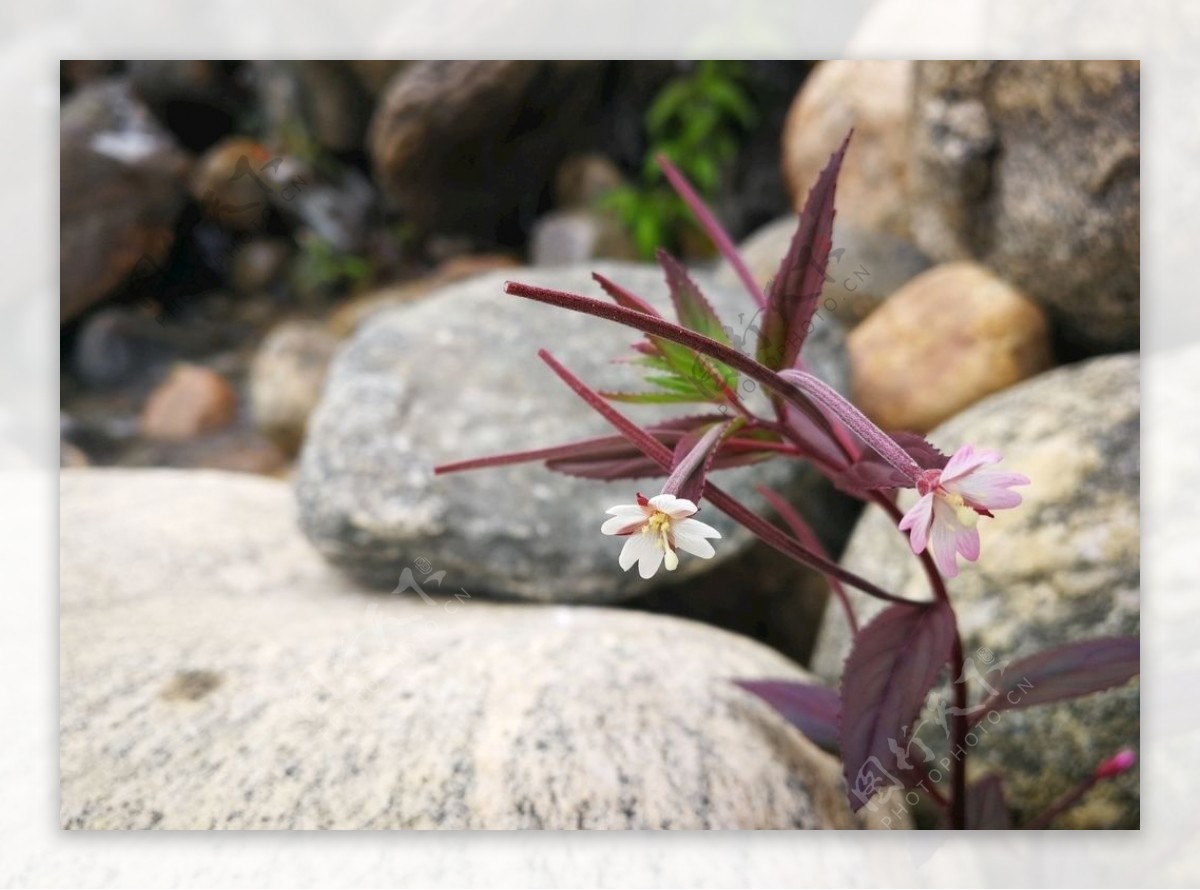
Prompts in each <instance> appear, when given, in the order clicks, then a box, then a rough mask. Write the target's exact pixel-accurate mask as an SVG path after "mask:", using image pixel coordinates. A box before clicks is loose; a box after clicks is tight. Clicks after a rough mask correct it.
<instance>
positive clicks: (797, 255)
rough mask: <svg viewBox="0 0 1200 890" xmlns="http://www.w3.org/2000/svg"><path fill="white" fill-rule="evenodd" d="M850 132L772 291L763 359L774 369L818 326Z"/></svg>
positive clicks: (790, 361)
mask: <svg viewBox="0 0 1200 890" xmlns="http://www.w3.org/2000/svg"><path fill="white" fill-rule="evenodd" d="M849 144H850V135H849V134H847V136H846V139H845V141H844V142H842V147H841V148H839V149H838V150H837V151H835V152H834V153H833V155H831V156H830V158H829V163H828V164H827V165H826V166H825V169H824V170H822V171H821V175H820V176H818V177H817V182H816V184H815V185H814V186H813V187H812V191H810V192H809V193H808V199H807V200H806V201H805V202H804V209H803V210H802V211H801V212H800V224H799V226H798V227H797V228H796V234H795V236H794V237H793V238H792V243H791V247H790V248H789V249H788V252H787V255H786V256H784V258H783V261H782V262H781V263H780V264H779V272H778V274H776V276H775V280H774V281H772V282H771V288H770V290H769V291H768V292H767V309H766V317H765V319H764V323H763V327H762V333H761V334H760V336H759V341H758V360H759V361H760V362H762V363H763V364H764V365H766V366H767V367H768V368H771V369H772V370H776V371H778V370H780V369H783V368H792V367H795V366H796V357H797V356H798V355H799V354H800V348H801V347H802V346H803V345H804V340H805V338H806V337H807V336H808V331H809V330H810V329H811V327H812V317H813V313H814V312H816V309H817V301H818V299H819V298H820V296H821V289H822V288H823V287H824V286H825V267H826V264H827V263H828V262H829V251H830V248H832V247H833V215H834V208H833V203H834V194H835V192H836V190H837V176H838V171H839V170H841V167H842V159H843V158H844V157H845V156H846V148H847V146H849Z"/></svg>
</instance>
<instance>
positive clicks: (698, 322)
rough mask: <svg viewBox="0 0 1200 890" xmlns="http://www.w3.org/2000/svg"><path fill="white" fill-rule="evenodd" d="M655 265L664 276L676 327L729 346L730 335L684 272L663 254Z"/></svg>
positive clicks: (662, 251)
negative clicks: (661, 270) (677, 322)
mask: <svg viewBox="0 0 1200 890" xmlns="http://www.w3.org/2000/svg"><path fill="white" fill-rule="evenodd" d="M657 256H658V264H659V265H660V266H662V269H663V272H664V273H666V276H667V288H668V289H669V290H670V292H671V302H672V303H674V304H675V315H676V317H677V318H678V319H679V323H680V324H681V325H683V326H684V327H685V328H688V329H689V330H693V331H695V332H696V333H697V334H703V335H704V336H706V337H711V338H712V339H713V340H716V341H717V342H718V343H724V344H725V345H726V346H728V345H729V334H727V333H726V332H725V327H724V325H722V324H721V318H720V316H718V315H717V311H716V310H715V309H713V307H712V304H711V303H709V302H708V300H707V299H706V298H705V296H704V294H703V293H701V292H700V288H699V286H698V285H697V284H696V282H694V281H692V279H691V277H690V276H689V275H688V273H687V270H686V269H684V268H683V266H681V265H680V264H679V261H678V260H676V259H675V258H674V257H673V256H671V255H670V254H669V253H667V252H666V251H665V250H659V251H658V254H657Z"/></svg>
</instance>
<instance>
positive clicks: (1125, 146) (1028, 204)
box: [909, 61, 1141, 352]
mask: <svg viewBox="0 0 1200 890" xmlns="http://www.w3.org/2000/svg"><path fill="white" fill-rule="evenodd" d="M1140 96H1141V79H1140V65H1139V63H1138V62H1137V61H1124V62H1121V61H1112V62H1110V61H1066V62H1039V61H1032V62H1031V61H1007V62H990V61H988V62H921V63H918V64H917V67H916V84H915V96H914V102H915V106H914V107H915V109H916V113H915V116H914V119H913V122H912V136H911V139H912V149H911V150H912V157H911V169H910V171H909V172H910V176H909V180H910V188H911V189H912V227H913V234H914V237H915V239H916V242H917V244H918V245H919V246H920V247H921V248H922V249H923V250H924V251H925V252H926V253H928V254H929V255H930V256H931V257H933V258H934V259H936V260H940V261H945V260H953V259H972V258H973V259H978V260H980V261H982V262H984V263H986V264H987V265H989V266H991V267H992V268H994V269H996V270H997V271H998V272H999V273H1000V274H1001V275H1002V276H1003V277H1004V278H1006V279H1008V280H1009V281H1012V282H1013V283H1014V284H1016V285H1017V286H1018V287H1020V288H1021V289H1022V290H1024V291H1025V292H1026V293H1028V294H1030V295H1031V296H1032V297H1034V298H1035V299H1037V300H1038V301H1039V302H1041V303H1042V304H1043V305H1044V306H1046V308H1047V309H1048V310H1049V311H1050V313H1051V316H1052V317H1053V319H1054V321H1055V322H1056V323H1057V324H1058V326H1059V329H1060V331H1061V333H1062V335H1063V337H1064V338H1065V339H1066V340H1067V341H1069V342H1070V343H1071V344H1072V345H1073V346H1074V347H1075V348H1077V349H1083V350H1088V351H1092V352H1096V351H1107V352H1112V351H1119V350H1123V349H1130V348H1132V347H1135V346H1137V344H1138V339H1139V336H1138V335H1139V326H1138V317H1139V305H1140V297H1139V295H1140V287H1139V280H1140V273H1141V263H1140V260H1139V257H1140V249H1141V237H1140V219H1141V217H1140V212H1139V207H1140V202H1141V178H1140V162H1141V143H1140V132H1141V129H1140V122H1141V115H1140V107H1141V106H1140Z"/></svg>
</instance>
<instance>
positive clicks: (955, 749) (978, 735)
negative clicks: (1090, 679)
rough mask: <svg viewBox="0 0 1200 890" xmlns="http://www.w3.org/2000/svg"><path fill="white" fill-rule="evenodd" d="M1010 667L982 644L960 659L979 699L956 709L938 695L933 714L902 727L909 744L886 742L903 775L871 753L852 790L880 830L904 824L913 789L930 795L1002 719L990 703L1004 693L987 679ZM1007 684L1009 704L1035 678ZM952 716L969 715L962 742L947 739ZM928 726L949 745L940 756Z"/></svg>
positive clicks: (916, 799)
mask: <svg viewBox="0 0 1200 890" xmlns="http://www.w3.org/2000/svg"><path fill="white" fill-rule="evenodd" d="M981 665H982V668H981ZM1008 665H1009V662H1008V661H1005V662H1001V663H1000V664H997V663H996V655H995V653H994V652H992V650H991V649H988V648H987V647H986V646H985V647H981V648H980V649H978V650H977V651H976V652H975V655H974V656H973V657H971V658H968V659H967V660H966V662H965V663H964V665H963V670H962V674H961V676H960V677H959V678H958V682H964V681H969V682H971V683H973V684H975V683H977V684H979V686H980V687H982V689H983V690H984V693H985V694H984V696H983V698H982V699H981V700H980V701H979V702H978V703H977V704H974V705H970V706H968V707H965V708H957V707H955V706H954V705H952V704H950V703H949V701H948V700H947V699H946V698H945V697H942V696H938V697H937V698H935V700H934V704H933V714H932V715H930V716H928V717H926V718H924V719H922V720H921V722H920V723H918V724H917V725H916V726H914V727H913V729H912V731H911V732H909V731H908V728H907V727H905V728H904V729H903V730H902V732H901V735H902V736H903V737H905V738H907V739H908V743H907V744H903V745H902V744H901V743H900V742H899V741H898V740H897V739H889V740H888V748H889V749H890V750H891V752H892V754H894V755H895V757H896V766H897V767H898V769H899V771H900V772H901V773H903V774H904V778H901V777H900V776H898V775H896V774H895V773H893V772H891V771H890V770H889V769H887V768H886V767H885V766H884V765H883V764H882V763H881V762H880V760H879V758H878V757H871V758H869V759H868V760H867V762H866V763H864V764H863V766H862V768H861V769H860V770H859V772H858V775H857V776H856V777H855V780H854V787H853V788H851V789H850V793H851V794H853V795H854V796H855V797H856V798H858V800H859V801H860V802H861V803H862V804H863V805H864V807H865V808H866V809H867V810H869V811H871V812H872V813H876V814H878V815H879V822H880V824H881V825H882V826H883V827H884V828H891V827H893V825H896V826H902V825H903V823H902V822H901V821H900V820H902V819H903V818H904V816H905V815H906V814H908V813H909V812H910V811H911V810H912V809H913V807H915V806H916V805H917V804H918V803H920V801H921V795H919V794H918V793H917V789H920V790H922V791H925V792H926V793H930V788H931V786H937V785H938V784H940V783H941V782H942V781H943V780H945V779H948V778H949V777H950V776H951V775H952V773H953V769H954V765H955V764H956V763H957V762H958V761H960V760H962V758H963V757H964V756H965V755H966V753H967V752H968V751H969V750H970V749H972V748H974V747H975V746H976V745H978V744H979V743H980V742H982V741H983V740H984V739H985V738H986V737H987V735H988V733H989V732H990V731H991V730H992V729H993V728H995V727H996V726H998V725H999V724H1000V723H1001V722H1003V719H1004V717H1003V715H1002V713H1001V712H1000V710H997V709H995V708H994V707H992V703H993V702H994V701H995V700H996V697H997V696H999V695H1001V694H1002V693H1001V690H999V689H997V688H996V687H995V686H993V685H992V684H991V683H989V682H988V677H989V676H994V675H997V674H998V675H999V676H1003V675H1004V671H1005V669H1006V668H1007V667H1008ZM1006 686H1009V687H1010V688H1008V690H1007V691H1006V692H1003V695H1004V697H1005V698H1006V699H1007V702H1008V705H1010V706H1012V705H1017V704H1019V703H1020V702H1021V700H1022V699H1024V698H1025V696H1027V695H1028V694H1029V693H1030V692H1031V691H1032V690H1033V688H1034V684H1033V682H1032V681H1030V680H1028V679H1024V678H1022V679H1020V680H1018V681H1016V682H1015V683H1009V684H1006ZM954 717H968V718H973V719H972V723H971V726H970V728H969V729H968V731H967V734H966V736H965V738H964V739H963V742H964V743H965V744H964V745H962V746H959V745H956V744H954V743H953V742H951V741H950V738H951V718H954ZM931 724H932V726H933V727H936V728H937V729H940V730H941V732H942V738H943V739H944V740H945V741H946V743H947V745H946V750H945V752H944V753H942V754H940V755H939V754H938V753H936V752H935V751H934V750H933V748H931V747H930V746H929V744H928V743H927V742H926V740H925V737H923V735H922V733H923V732H924V731H925V730H926V727H927V726H930V725H931Z"/></svg>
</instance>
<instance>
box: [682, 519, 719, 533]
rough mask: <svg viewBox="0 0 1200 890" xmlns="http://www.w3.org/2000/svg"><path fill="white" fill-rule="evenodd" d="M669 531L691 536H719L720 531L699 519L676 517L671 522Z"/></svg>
mask: <svg viewBox="0 0 1200 890" xmlns="http://www.w3.org/2000/svg"><path fill="white" fill-rule="evenodd" d="M671 531H672V532H674V533H675V534H676V535H688V536H689V537H693V538H719V537H721V533H720V532H719V531H717V530H716V529H715V528H713V527H712V526H711V525H708V524H707V523H704V522H701V521H700V520H699V519H677V520H675V521H674V522H672V523H671Z"/></svg>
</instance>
